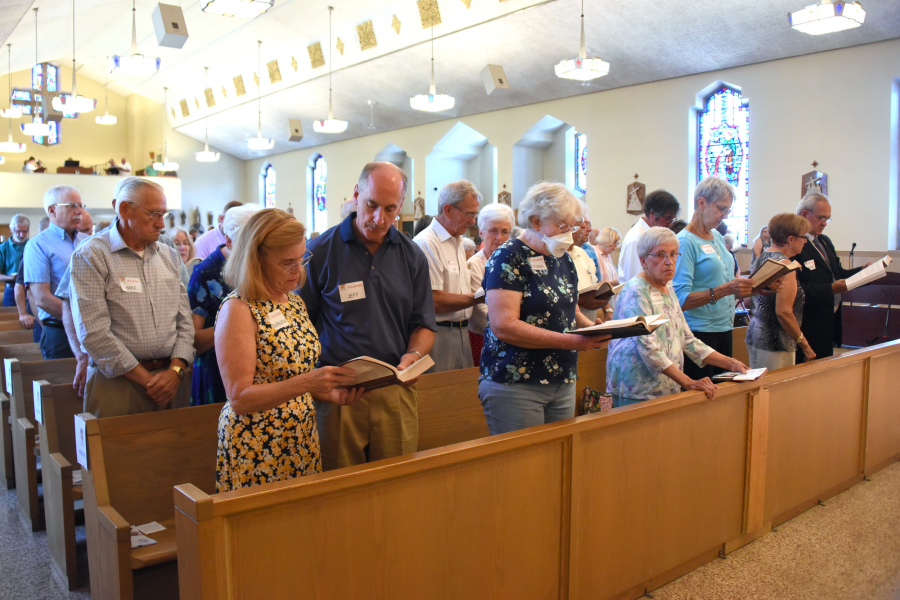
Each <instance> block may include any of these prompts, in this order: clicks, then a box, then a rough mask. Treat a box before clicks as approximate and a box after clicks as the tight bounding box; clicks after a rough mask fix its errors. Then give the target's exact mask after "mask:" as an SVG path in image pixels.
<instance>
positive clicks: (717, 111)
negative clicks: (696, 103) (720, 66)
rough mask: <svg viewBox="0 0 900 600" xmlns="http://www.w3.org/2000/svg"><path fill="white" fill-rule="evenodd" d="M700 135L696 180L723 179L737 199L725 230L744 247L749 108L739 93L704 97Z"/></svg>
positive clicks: (747, 207) (724, 89) (747, 209)
mask: <svg viewBox="0 0 900 600" xmlns="http://www.w3.org/2000/svg"><path fill="white" fill-rule="evenodd" d="M698 117H699V118H698V123H699V128H700V131H699V135H698V143H699V147H698V148H697V156H698V161H699V168H698V169H697V177H698V179H697V181H698V182H699V181H700V180H702V179H703V178H704V177H706V176H708V175H715V176H716V177H721V178H722V179H725V180H726V181H727V182H728V183H730V184H731V185H733V186H734V189H735V192H736V194H737V197H736V198H735V199H734V205H733V206H732V208H731V215H730V216H729V217H728V218H727V219H725V224H726V225H727V226H728V229H730V230H731V231H733V232H734V233H735V237H736V238H737V240H738V242H739V243H741V244H747V231H748V229H749V228H750V107H749V106H748V105H747V104H746V103H744V102H743V101H742V100H741V93H740V92H739V91H737V90H735V89H732V88H730V87H727V86H722V87H721V88H719V89H718V90H716V91H714V92H713V93H712V94H710V95H709V96H707V97H706V100H705V102H704V106H703V110H702V111H701V112H700V113H699V115H698Z"/></svg>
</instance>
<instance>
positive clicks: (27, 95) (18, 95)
mask: <svg viewBox="0 0 900 600" xmlns="http://www.w3.org/2000/svg"><path fill="white" fill-rule="evenodd" d="M12 99H13V100H24V101H25V102H31V92H29V91H28V90H13V92H12Z"/></svg>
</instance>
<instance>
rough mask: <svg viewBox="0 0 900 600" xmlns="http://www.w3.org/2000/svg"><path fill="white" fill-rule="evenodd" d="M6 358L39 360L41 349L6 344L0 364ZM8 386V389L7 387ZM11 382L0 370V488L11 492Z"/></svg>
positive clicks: (13, 475)
mask: <svg viewBox="0 0 900 600" xmlns="http://www.w3.org/2000/svg"><path fill="white" fill-rule="evenodd" d="M6 358H18V359H19V360H23V361H25V360H41V358H42V356H41V349H40V346H38V344H35V343H33V342H28V343H25V344H8V345H2V346H0V363H2V362H3V359H6ZM7 385H9V387H7ZM11 389H12V381H10V382H9V384H7V382H6V369H3V368H0V486H2V485H4V484H5V485H6V489H8V490H11V489H13V488H14V487H16V473H15V466H14V463H13V446H12V425H11V424H10V423H11V422H12V414H11V412H10V399H9V396H10V393H11V392H10V390H11Z"/></svg>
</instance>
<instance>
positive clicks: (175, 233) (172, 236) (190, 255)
mask: <svg viewBox="0 0 900 600" xmlns="http://www.w3.org/2000/svg"><path fill="white" fill-rule="evenodd" d="M179 233H183V234H184V237H186V238H187V243H188V246H190V248H191V250H190V251H189V252H188V257H187V261H185V262H190V261H191V260H193V259H194V257H195V256H197V249H196V248H195V247H194V240H192V239H191V234H189V233H188V232H187V229H185V228H184V227H173V228H171V229H170V230H168V231H167V232H165V233H164V234H163V235H165V236H166V237H168V238H169V239H170V240H172V243H173V244H174V243H175V242H176V241H178V240H176V239H175V238H177V237H178V234H179ZM176 250H177V248H176Z"/></svg>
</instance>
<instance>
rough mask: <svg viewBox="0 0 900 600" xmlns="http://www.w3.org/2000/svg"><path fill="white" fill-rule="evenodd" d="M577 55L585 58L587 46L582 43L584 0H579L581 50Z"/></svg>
mask: <svg viewBox="0 0 900 600" xmlns="http://www.w3.org/2000/svg"><path fill="white" fill-rule="evenodd" d="M578 56H580V57H581V58H587V46H586V45H585V43H584V0H581V50H580V51H579V52H578Z"/></svg>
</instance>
